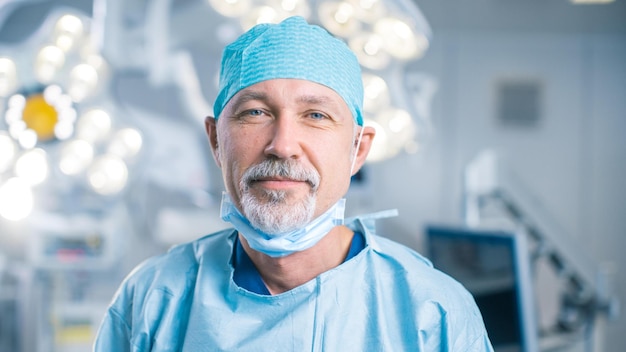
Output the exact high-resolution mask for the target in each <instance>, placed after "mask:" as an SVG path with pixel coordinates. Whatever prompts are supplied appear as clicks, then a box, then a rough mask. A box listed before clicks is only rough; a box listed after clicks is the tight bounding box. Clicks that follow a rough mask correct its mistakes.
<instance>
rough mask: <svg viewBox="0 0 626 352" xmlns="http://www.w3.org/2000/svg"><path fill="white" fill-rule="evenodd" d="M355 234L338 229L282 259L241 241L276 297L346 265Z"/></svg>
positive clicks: (241, 238) (345, 229)
mask: <svg viewBox="0 0 626 352" xmlns="http://www.w3.org/2000/svg"><path fill="white" fill-rule="evenodd" d="M353 235H354V232H352V230H350V229H348V228H347V227H345V226H335V227H334V228H333V229H332V230H331V231H330V232H329V233H328V234H327V235H326V236H324V238H322V239H321V240H320V241H319V242H318V243H317V244H315V245H314V246H313V247H311V248H309V249H307V250H304V251H302V252H296V253H293V254H290V255H288V256H285V257H280V258H273V257H270V256H268V255H266V254H263V253H261V252H258V251H255V250H254V249H252V248H250V246H249V245H248V242H247V241H246V239H245V238H244V237H243V236H241V235H239V240H240V241H241V244H242V246H243V248H244V250H245V251H246V253H247V254H248V256H249V257H250V259H251V260H252V262H253V263H254V265H255V266H256V268H257V270H258V271H259V274H261V278H262V279H263V282H264V283H265V285H266V286H267V288H268V290H269V291H270V293H271V294H273V295H275V294H279V293H282V292H286V291H289V290H291V289H293V288H296V287H298V286H300V285H302V284H304V283H306V282H308V281H310V280H312V279H313V278H315V277H317V276H318V275H320V274H322V273H323V272H326V271H328V270H330V269H333V268H335V267H337V266H339V265H340V264H341V263H343V261H344V260H345V258H346V256H347V255H348V251H349V249H350V244H351V243H352V236H353Z"/></svg>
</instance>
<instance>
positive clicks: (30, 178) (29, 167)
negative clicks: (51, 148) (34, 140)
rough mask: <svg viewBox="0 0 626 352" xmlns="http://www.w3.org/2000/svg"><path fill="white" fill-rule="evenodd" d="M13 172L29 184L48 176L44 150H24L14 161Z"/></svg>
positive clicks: (37, 182) (32, 184) (40, 181)
mask: <svg viewBox="0 0 626 352" xmlns="http://www.w3.org/2000/svg"><path fill="white" fill-rule="evenodd" d="M14 172H15V175H16V176H17V177H19V178H20V179H22V180H24V181H26V182H28V183H29V184H30V185H31V186H34V185H38V184H40V183H42V182H43V181H44V180H45V179H46V177H48V160H47V156H46V152H45V151H44V150H43V149H40V148H35V149H32V150H29V151H26V152H24V153H23V154H22V155H21V156H19V157H18V158H17V160H16V161H15V166H14Z"/></svg>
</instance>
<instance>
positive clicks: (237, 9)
mask: <svg viewBox="0 0 626 352" xmlns="http://www.w3.org/2000/svg"><path fill="white" fill-rule="evenodd" d="M209 4H211V7H213V9H214V10H215V11H217V13H219V14H220V15H222V16H226V17H238V16H243V15H245V14H246V13H248V11H250V8H251V7H252V1H251V0H209Z"/></svg>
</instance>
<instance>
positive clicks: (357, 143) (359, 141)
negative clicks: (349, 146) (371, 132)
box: [350, 126, 365, 175]
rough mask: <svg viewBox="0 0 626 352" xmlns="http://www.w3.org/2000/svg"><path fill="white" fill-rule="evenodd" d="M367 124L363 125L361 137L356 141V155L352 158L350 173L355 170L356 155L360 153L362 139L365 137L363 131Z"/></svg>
mask: <svg viewBox="0 0 626 352" xmlns="http://www.w3.org/2000/svg"><path fill="white" fill-rule="evenodd" d="M364 130H365V126H361V132H360V133H359V139H358V140H357V142H356V148H355V149H354V157H353V158H352V166H350V175H352V172H353V171H354V165H356V155H357V154H358V153H359V147H360V146H361V139H362V138H363V131H364Z"/></svg>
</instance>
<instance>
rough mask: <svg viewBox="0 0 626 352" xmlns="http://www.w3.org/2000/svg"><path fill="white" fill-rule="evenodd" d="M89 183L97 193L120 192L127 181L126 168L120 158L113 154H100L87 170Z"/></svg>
mask: <svg viewBox="0 0 626 352" xmlns="http://www.w3.org/2000/svg"><path fill="white" fill-rule="evenodd" d="M87 179H88V180H89V185H90V186H91V188H93V190H94V191H96V192H97V193H99V194H102V195H112V194H116V193H118V192H120V191H121V190H122V189H123V188H124V186H126V182H127V181H128V168H127V167H126V164H125V163H124V161H122V159H120V158H119V157H117V156H114V155H103V156H100V157H99V158H98V159H97V160H95V162H94V163H93V165H92V166H91V167H90V168H89V170H88V175H87Z"/></svg>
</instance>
